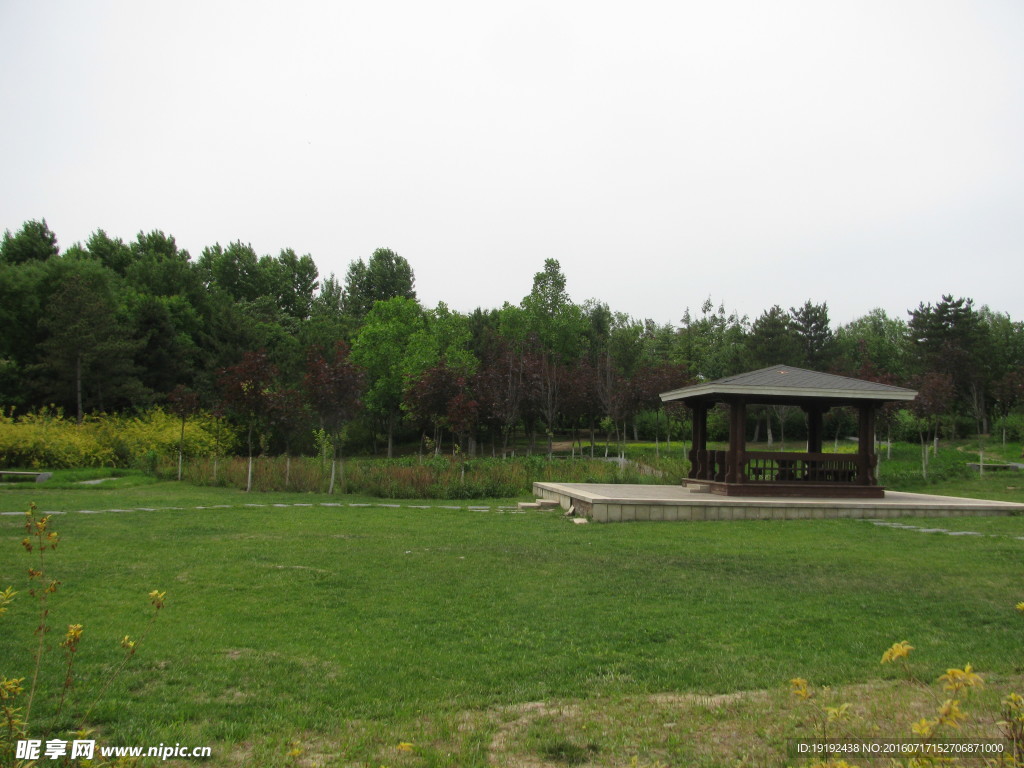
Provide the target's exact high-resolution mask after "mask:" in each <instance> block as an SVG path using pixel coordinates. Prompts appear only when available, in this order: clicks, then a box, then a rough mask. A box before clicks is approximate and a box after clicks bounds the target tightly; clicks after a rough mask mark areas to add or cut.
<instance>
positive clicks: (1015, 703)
mask: <svg viewBox="0 0 1024 768" xmlns="http://www.w3.org/2000/svg"><path fill="white" fill-rule="evenodd" d="M1003 704H1004V705H1005V706H1007V707H1009V708H1010V709H1024V696H1021V695H1020V694H1018V693H1011V694H1010V695H1009V696H1007V697H1006V698H1005V699H1003Z"/></svg>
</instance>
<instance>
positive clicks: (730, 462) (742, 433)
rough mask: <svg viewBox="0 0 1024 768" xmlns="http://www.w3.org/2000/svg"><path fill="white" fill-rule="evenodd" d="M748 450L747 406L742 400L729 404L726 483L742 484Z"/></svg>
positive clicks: (738, 399)
mask: <svg viewBox="0 0 1024 768" xmlns="http://www.w3.org/2000/svg"><path fill="white" fill-rule="evenodd" d="M746 450H747V404H746V402H744V401H743V400H742V399H741V398H736V399H735V400H731V401H730V402H729V453H728V454H727V456H726V460H725V482H727V483H742V482H743V481H744V480H745V479H746V478H745V477H744V474H743V465H744V463H745V462H746V457H745V456H744V454H745V453H746Z"/></svg>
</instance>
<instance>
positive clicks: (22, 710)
mask: <svg viewBox="0 0 1024 768" xmlns="http://www.w3.org/2000/svg"><path fill="white" fill-rule="evenodd" d="M25 530H26V533H27V534H28V535H27V536H26V537H25V539H24V540H23V541H22V542H21V543H22V546H23V547H24V549H25V550H26V551H27V552H28V554H29V555H30V556H31V558H32V565H31V566H30V567H29V568H28V579H29V590H28V594H29V595H30V596H31V597H33V598H35V600H36V601H37V602H38V605H39V618H38V623H37V625H36V628H35V634H36V635H37V636H38V638H39V640H38V642H37V643H36V645H35V650H34V652H33V659H32V682H31V683H30V684H29V688H28V693H27V696H26V695H25V688H24V682H25V678H24V677H21V678H7V677H4V676H0V717H2V723H0V726H2V730H0V765H3V766H13V767H14V768H19V767H20V768H29V767H30V766H34V765H36V762H35V761H36V760H38V759H40V757H44V758H47V759H49V760H54V761H56V760H58V758H59V759H60V761H59V762H55V763H52V764H55V765H72V764H75V763H77V762H78V761H77V759H76V758H78V757H81V758H84V759H86V760H87V761H88V765H90V766H108V765H115V763H109V762H106V761H104V760H102V759H93V748H94V745H95V742H94V741H92V740H91V735H92V732H91V731H90V730H89V729H87V728H85V727H84V726H83V727H81V728H79V729H78V730H76V731H74V733H73V737H74V740H73V741H72V742H70V743H69V741H68V740H66V739H59V738H55V739H48V737H49V736H50V731H49V730H46V731H45V732H44V733H43V737H42V738H41V739H35V740H32V739H31V738H30V723H31V716H32V709H33V704H34V703H35V701H36V694H37V692H38V684H39V673H40V670H41V669H42V668H43V662H44V657H45V654H46V650H47V646H46V636H47V634H48V633H49V632H50V630H51V627H50V625H49V621H48V619H49V615H50V605H49V600H50V596H51V595H53V594H54V593H56V592H57V590H58V589H59V587H60V586H61V582H60V581H58V580H57V579H54V578H51V577H50V576H49V575H48V573H47V567H48V564H49V557H48V556H47V554H46V553H47V552H52V551H53V550H55V549H56V548H57V544H58V542H59V541H60V536H59V534H58V533H57V532H56V531H54V530H53V529H52V526H51V516H50V515H45V516H43V517H39V516H38V515H37V509H36V505H35V504H30V505H29V508H28V511H27V512H26V513H25ZM15 595H17V592H15V591H14V589H13V588H12V587H6V588H5V589H4V590H3V591H2V592H0V616H3V615H4V614H5V613H7V609H8V606H9V605H10V604H11V602H12V601H13V600H14V597H15ZM165 599H166V593H164V592H160V591H158V590H153V591H152V592H150V593H149V600H150V604H151V605H152V606H153V612H152V614H151V615H150V619H149V623H148V624H147V625H146V628H145V630H144V631H143V633H142V636H141V637H140V638H139V639H138V640H133V639H132V638H131V637H130V636H128V635H125V636H124V638H123V639H122V640H121V647H122V649H123V650H124V655H123V657H122V659H121V661H120V663H119V664H118V665H117V667H116V668H115V669H114V670H113V672H112V673H111V674H110V675H109V676H108V677H107V680H106V683H105V684H104V686H103V688H102V689H101V690H100V692H99V694H98V695H97V697H96V701H97V702H98V701H99V700H100V699H101V698H102V696H103V694H104V693H105V692H106V691H107V689H108V688H109V687H110V686H111V684H112V683H113V682H114V680H116V679H117V678H118V676H119V675H120V673H121V671H122V670H123V669H124V667H125V665H126V664H127V663H128V661H129V659H131V658H132V656H134V655H135V651H136V649H137V648H138V646H139V644H140V643H141V642H142V640H143V639H144V638H145V636H146V634H148V632H149V629H150V628H151V627H152V625H153V622H154V621H155V620H156V616H157V614H158V613H159V612H160V610H161V609H162V608H163V607H164V603H165ZM84 633H85V628H84V627H83V626H82V625H81V624H69V625H68V628H67V631H66V632H65V633H64V637H63V639H62V640H61V641H60V643H58V647H59V648H61V649H62V650H63V653H64V660H63V668H64V669H63V672H64V674H63V682H62V684H61V689H60V693H59V698H58V701H57V704H56V707H55V708H54V711H53V714H52V716H51V718H50V720H51V722H52V723H59V722H60V720H61V716H62V714H63V713H64V710H65V705H66V704H67V702H68V701H69V694H70V693H71V690H72V688H73V687H74V682H75V674H74V672H75V658H76V656H77V654H78V647H79V644H80V643H81V641H82V636H83V635H84ZM23 696H24V697H25V704H24V707H22V706H21V705H20V704H19V701H20V700H21V698H22V697H23ZM95 704H96V702H94V703H93V705H92V706H95ZM92 706H91V707H90V708H89V709H88V710H86V713H85V715H84V716H83V717H82V718H81V721H82V722H88V720H89V714H90V713H91V712H92ZM44 741H45V753H43V752H42V750H43V742H44ZM85 744H90V745H92V746H87V747H86V746H79V745H85ZM69 746H70V747H71V752H70V756H69V753H68V748H69ZM116 764H122V763H116Z"/></svg>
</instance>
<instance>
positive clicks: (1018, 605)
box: [1017, 603, 1024, 613]
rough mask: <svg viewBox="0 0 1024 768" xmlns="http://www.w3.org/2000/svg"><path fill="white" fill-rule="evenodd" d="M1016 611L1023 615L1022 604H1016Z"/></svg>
mask: <svg viewBox="0 0 1024 768" xmlns="http://www.w3.org/2000/svg"><path fill="white" fill-rule="evenodd" d="M1017 610H1018V611H1020V612H1021V613H1024V603H1017Z"/></svg>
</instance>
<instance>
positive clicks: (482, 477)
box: [158, 456, 678, 499]
mask: <svg viewBox="0 0 1024 768" xmlns="http://www.w3.org/2000/svg"><path fill="white" fill-rule="evenodd" d="M176 472H177V465H176V464H175V462H174V461H173V460H172V458H171V457H167V458H164V459H162V460H161V462H160V464H159V466H158V474H160V475H161V476H164V477H167V478H172V477H175V476H176ZM184 479H185V480H187V481H189V482H192V483H195V484H196V485H221V486H227V487H231V488H245V482H246V459H245V458H241V457H236V458H227V459H219V460H218V459H215V458H212V457H210V458H202V459H196V460H192V461H189V462H186V464H185V470H184ZM329 480H330V464H329V463H327V462H323V461H321V460H320V459H315V458H306V457H291V458H289V457H285V456H276V457H267V456H262V457H259V458H257V459H256V463H255V469H254V476H253V489H254V490H257V491H302V492H311V493H326V492H327V488H328V483H329ZM538 481H552V482H566V483H656V484H671V483H675V482H678V477H676V476H675V474H674V473H666V472H662V473H652V472H651V471H650V470H649V469H648V468H646V467H644V466H642V465H637V464H633V463H628V462H627V463H625V464H623V465H620V464H619V463H616V462H611V461H603V460H600V459H556V460H553V461H549V460H547V459H545V458H544V457H539V456H533V457H522V458H508V459H492V458H481V459H461V458H450V457H429V458H427V457H423V458H419V457H406V458H398V459H347V460H345V461H344V463H343V464H342V465H341V466H340V468H339V475H338V479H337V481H336V491H337V492H338V493H358V494H364V495H368V496H376V497H379V498H385V499H401V498H406V499H483V498H511V497H518V496H524V495H528V494H530V493H531V492H532V487H533V483H534V482H538Z"/></svg>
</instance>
